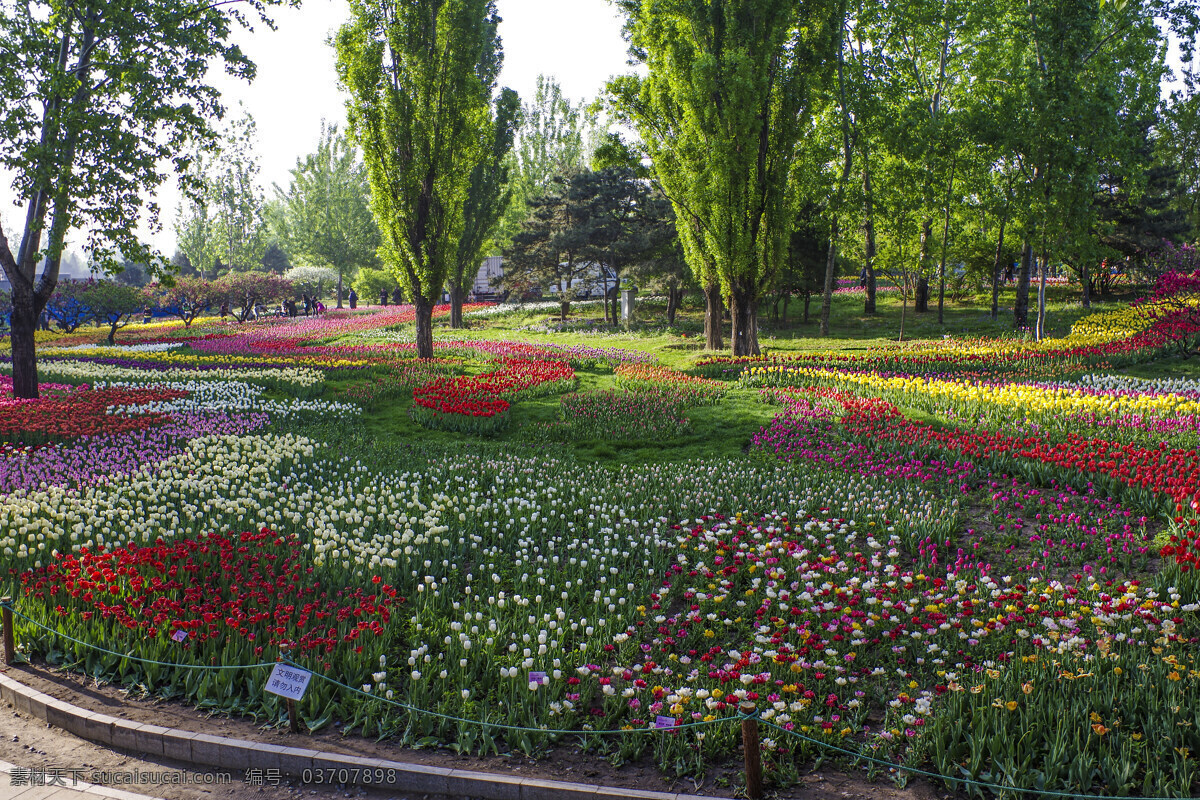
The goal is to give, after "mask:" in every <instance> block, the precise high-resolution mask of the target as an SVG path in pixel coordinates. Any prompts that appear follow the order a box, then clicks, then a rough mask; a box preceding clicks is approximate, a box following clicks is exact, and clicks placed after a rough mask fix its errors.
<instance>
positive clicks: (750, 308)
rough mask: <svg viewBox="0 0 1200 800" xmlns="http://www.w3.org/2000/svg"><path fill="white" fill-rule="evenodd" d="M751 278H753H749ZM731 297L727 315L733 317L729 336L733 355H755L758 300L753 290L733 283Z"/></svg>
mask: <svg viewBox="0 0 1200 800" xmlns="http://www.w3.org/2000/svg"><path fill="white" fill-rule="evenodd" d="M751 280H753V279H751ZM731 294H732V295H733V297H731V298H730V302H729V315H730V316H731V317H732V318H733V331H732V333H731V334H730V336H729V339H730V343H731V344H732V346H733V355H734V356H757V355H761V354H762V352H761V351H760V350H759V349H758V301H757V300H756V299H755V297H754V294H753V290H752V289H751V288H750V287H747V286H739V285H738V284H734V286H733V292H732V293H731Z"/></svg>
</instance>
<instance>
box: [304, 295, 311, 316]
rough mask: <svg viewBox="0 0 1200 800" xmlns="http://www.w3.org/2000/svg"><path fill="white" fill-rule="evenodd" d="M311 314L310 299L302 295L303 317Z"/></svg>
mask: <svg viewBox="0 0 1200 800" xmlns="http://www.w3.org/2000/svg"><path fill="white" fill-rule="evenodd" d="M310 314H312V298H311V297H309V296H308V295H307V294H305V295H304V316H306V317H307V316H309V315H310Z"/></svg>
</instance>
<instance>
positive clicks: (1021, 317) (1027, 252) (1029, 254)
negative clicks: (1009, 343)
mask: <svg viewBox="0 0 1200 800" xmlns="http://www.w3.org/2000/svg"><path fill="white" fill-rule="evenodd" d="M1032 260H1033V247H1032V246H1031V245H1030V244H1029V242H1028V240H1026V241H1025V242H1024V243H1023V244H1022V245H1021V266H1020V267H1019V268H1018V269H1017V299H1016V301H1015V302H1014V303H1013V327H1015V328H1016V329H1018V330H1020V329H1021V328H1024V327H1025V326H1026V325H1028V324H1029V271H1030V263H1029V262H1030V261H1032Z"/></svg>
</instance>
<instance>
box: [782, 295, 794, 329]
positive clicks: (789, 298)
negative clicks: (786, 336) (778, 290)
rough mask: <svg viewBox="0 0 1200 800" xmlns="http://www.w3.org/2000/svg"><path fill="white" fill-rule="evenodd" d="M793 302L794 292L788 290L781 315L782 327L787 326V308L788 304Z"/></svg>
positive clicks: (784, 297)
mask: <svg viewBox="0 0 1200 800" xmlns="http://www.w3.org/2000/svg"><path fill="white" fill-rule="evenodd" d="M791 302H792V293H791V292H788V293H787V294H785V295H784V296H783V313H782V314H781V315H780V316H779V325H780V327H783V328H786V327H787V310H788V304H789V303H791Z"/></svg>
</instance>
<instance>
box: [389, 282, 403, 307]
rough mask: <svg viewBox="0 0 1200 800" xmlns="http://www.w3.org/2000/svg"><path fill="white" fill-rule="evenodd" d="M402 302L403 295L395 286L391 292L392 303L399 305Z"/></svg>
mask: <svg viewBox="0 0 1200 800" xmlns="http://www.w3.org/2000/svg"><path fill="white" fill-rule="evenodd" d="M403 302H404V296H403V295H401V294H400V287H399V286H397V287H396V290H395V291H394V292H392V303H393V304H395V305H400V304H401V303H403Z"/></svg>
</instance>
